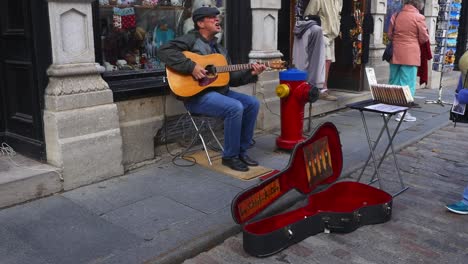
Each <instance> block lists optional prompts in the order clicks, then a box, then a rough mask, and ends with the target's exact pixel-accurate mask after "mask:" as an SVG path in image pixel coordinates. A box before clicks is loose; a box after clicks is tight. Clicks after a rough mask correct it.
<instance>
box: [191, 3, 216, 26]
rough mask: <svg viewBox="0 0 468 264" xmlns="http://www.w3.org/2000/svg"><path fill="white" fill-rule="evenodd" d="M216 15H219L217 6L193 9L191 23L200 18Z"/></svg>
mask: <svg viewBox="0 0 468 264" xmlns="http://www.w3.org/2000/svg"><path fill="white" fill-rule="evenodd" d="M217 15H219V10H218V8H216V7H207V6H203V7H200V8H198V9H197V10H195V11H193V14H192V19H193V23H197V21H198V20H200V19H203V18H205V17H208V16H217Z"/></svg>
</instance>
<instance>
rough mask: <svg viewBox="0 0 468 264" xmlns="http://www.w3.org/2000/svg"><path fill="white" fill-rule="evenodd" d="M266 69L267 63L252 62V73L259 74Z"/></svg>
mask: <svg viewBox="0 0 468 264" xmlns="http://www.w3.org/2000/svg"><path fill="white" fill-rule="evenodd" d="M264 70H266V66H265V64H260V63H254V64H252V75H259V74H260V73H262V72H263V71H264Z"/></svg>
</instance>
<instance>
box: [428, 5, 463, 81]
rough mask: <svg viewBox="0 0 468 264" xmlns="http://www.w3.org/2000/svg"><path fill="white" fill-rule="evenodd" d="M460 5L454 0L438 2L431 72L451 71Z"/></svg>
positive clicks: (453, 61)
mask: <svg viewBox="0 0 468 264" xmlns="http://www.w3.org/2000/svg"><path fill="white" fill-rule="evenodd" d="M460 10H461V3H460V2H459V1H456V0H439V15H438V17H437V30H436V34H435V37H436V43H437V46H436V48H435V49H434V60H433V64H432V70H434V71H439V72H448V71H452V70H453V67H454V63H455V52H456V46H457V37H458V27H459V21H458V20H459V19H460Z"/></svg>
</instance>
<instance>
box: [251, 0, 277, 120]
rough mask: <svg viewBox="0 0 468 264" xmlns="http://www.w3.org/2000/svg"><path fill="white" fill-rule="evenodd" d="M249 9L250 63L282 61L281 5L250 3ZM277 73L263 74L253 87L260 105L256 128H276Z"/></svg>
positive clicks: (265, 1) (254, 0)
mask: <svg viewBox="0 0 468 264" xmlns="http://www.w3.org/2000/svg"><path fill="white" fill-rule="evenodd" d="M250 6H251V9H252V50H251V51H250V53H249V58H250V60H251V61H268V60H276V59H280V58H281V57H283V54H281V52H280V51H279V50H278V10H279V9H280V8H281V1H278V0H250ZM278 83H279V80H278V72H277V71H271V72H265V73H263V74H262V75H261V76H260V78H259V79H258V82H257V83H256V84H255V85H254V86H253V94H254V95H256V96H257V98H258V99H259V101H260V103H261V108H260V113H259V117H258V119H257V127H258V128H260V129H272V128H275V127H276V128H277V127H279V124H280V120H279V117H278V116H277V115H275V114H276V113H274V112H277V113H279V111H280V110H279V98H278V97H277V96H276V93H275V87H276V86H277V85H278ZM272 111H273V112H272Z"/></svg>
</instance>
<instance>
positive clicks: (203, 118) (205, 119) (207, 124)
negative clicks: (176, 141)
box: [187, 110, 224, 165]
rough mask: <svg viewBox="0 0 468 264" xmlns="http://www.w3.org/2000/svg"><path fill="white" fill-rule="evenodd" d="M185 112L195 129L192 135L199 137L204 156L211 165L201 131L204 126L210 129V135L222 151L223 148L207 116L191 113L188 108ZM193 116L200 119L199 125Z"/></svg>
mask: <svg viewBox="0 0 468 264" xmlns="http://www.w3.org/2000/svg"><path fill="white" fill-rule="evenodd" d="M187 114H188V116H189V117H190V120H191V121H192V124H193V127H194V128H195V130H196V134H195V135H194V137H193V138H194V139H195V138H196V137H197V136H198V137H199V138H200V140H201V142H202V144H203V149H204V150H205V154H206V158H207V159H208V162H209V163H210V165H213V163H212V162H211V157H210V154H209V153H208V147H207V146H206V142H205V139H204V137H203V135H202V132H203V130H204V128H205V127H207V128H208V129H209V130H210V132H211V135H213V138H214V140H215V141H216V143H218V146H219V148H220V149H221V151H224V148H223V146H222V145H221V142H220V141H219V139H218V137H217V136H216V134H215V132H214V131H213V128H212V127H211V123H210V122H209V120H208V118H209V116H206V115H201V114H193V113H190V111H189V110H187ZM195 118H197V119H201V124H200V125H199V126H198V125H197V122H195Z"/></svg>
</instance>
